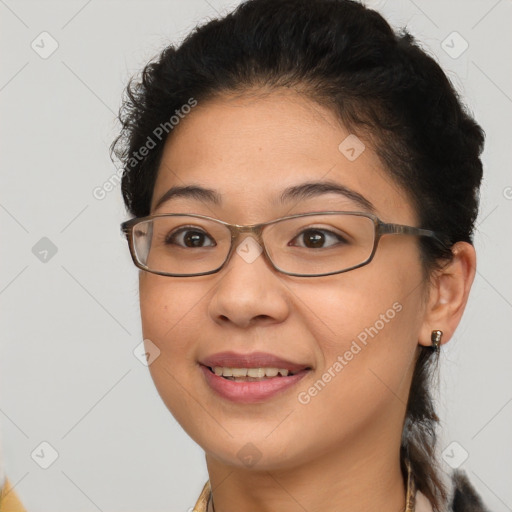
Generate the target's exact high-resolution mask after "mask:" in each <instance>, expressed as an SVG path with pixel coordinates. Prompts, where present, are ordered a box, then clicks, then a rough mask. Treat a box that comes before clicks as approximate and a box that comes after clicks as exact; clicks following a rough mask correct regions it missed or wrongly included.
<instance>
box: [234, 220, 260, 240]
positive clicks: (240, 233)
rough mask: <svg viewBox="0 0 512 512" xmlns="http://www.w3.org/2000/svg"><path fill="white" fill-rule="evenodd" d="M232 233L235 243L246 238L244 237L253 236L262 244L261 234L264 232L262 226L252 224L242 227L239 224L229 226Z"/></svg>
mask: <svg viewBox="0 0 512 512" xmlns="http://www.w3.org/2000/svg"><path fill="white" fill-rule="evenodd" d="M229 229H230V231H231V239H232V240H233V242H235V241H237V240H240V238H242V237H243V238H245V237H244V235H253V237H254V238H256V240H257V241H258V242H259V243H260V244H262V242H263V241H262V239H261V233H262V230H263V225H262V224H250V225H246V226H241V225H239V224H232V225H230V226H229Z"/></svg>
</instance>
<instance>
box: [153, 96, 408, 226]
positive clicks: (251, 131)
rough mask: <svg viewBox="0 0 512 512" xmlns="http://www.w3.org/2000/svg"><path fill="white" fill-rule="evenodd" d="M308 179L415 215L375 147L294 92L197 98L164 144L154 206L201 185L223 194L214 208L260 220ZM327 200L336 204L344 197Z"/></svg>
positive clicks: (381, 210)
mask: <svg viewBox="0 0 512 512" xmlns="http://www.w3.org/2000/svg"><path fill="white" fill-rule="evenodd" d="M311 181H315V182H318V181H322V182H323V181H329V182H331V183H337V184H339V185H341V186H343V187H346V188H347V189H350V190H352V191H355V192H356V193H357V194H360V195H362V196H364V197H365V198H367V199H368V201H369V202H371V203H372V204H374V205H375V210H376V213H377V214H381V215H383V216H384V217H385V216H386V215H388V214H389V216H391V215H393V214H398V215H400V216H405V217H407V218H408V219H409V220H410V219H411V218H412V216H413V215H412V209H411V206H410V204H409V201H408V199H407V197H406V194H405V193H404V191H403V190H402V189H401V188H400V187H398V185H397V184H396V183H395V182H394V181H393V180H392V178H391V177H390V176H389V174H388V173H387V172H386V171H385V170H384V166H383V164H382V163H381V161H380V159H379V158H378V156H377V155H376V153H375V152H374V150H373V149H372V148H371V147H370V146H369V145H368V144H367V143H366V142H364V141H363V140H362V139H361V138H359V137H357V136H356V135H355V134H351V133H350V131H349V130H347V128H346V127H345V126H344V125H343V124H342V123H340V121H339V120H338V119H337V118H336V117H335V115H334V114H333V113H332V112H330V111H329V110H327V109H326V108H325V107H322V106H320V105H318V104H317V103H315V102H313V101H311V100H309V99H308V98H306V97H305V96H304V95H302V94H299V93H296V92H294V91H291V90H283V91H278V92H273V93H270V94H265V95H249V96H246V95H244V96H238V97H236V96H224V97H219V98H216V99H214V100H210V101H207V102H205V103H204V104H202V103H201V102H199V103H198V105H197V106H196V107H195V108H194V109H193V110H192V111H191V113H190V114H188V115H187V116H185V117H184V119H182V120H181V121H180V123H179V125H178V126H177V127H175V129H174V130H173V132H172V133H171V134H170V136H169V137H168V139H167V141H166V144H165V147H164V151H163V155H162V160H161V164H160V167H159V170H158V174H157V180H156V183H155V188H154V193H153V200H152V205H151V206H152V210H153V209H154V207H155V205H156V203H157V202H158V200H159V198H161V196H162V195H163V194H165V192H166V191H167V190H168V189H169V188H171V187H173V186H174V187H175V186H185V185H190V184H194V185H197V184H199V185H201V186H204V187H206V188H209V189H215V190H217V191H218V192H219V195H220V199H221V203H220V205H218V206H216V207H215V208H216V209H217V211H222V210H224V211H227V210H229V211H232V212H235V211H236V212H237V215H240V214H244V215H247V216H257V217H258V219H257V220H255V219H254V218H252V221H255V222H259V221H260V220H261V219H262V217H261V216H262V215H263V216H265V217H268V218H273V217H274V216H275V215H273V213H274V212H273V211H272V212H271V211H270V209H272V208H276V207H277V206H278V204H279V202H278V198H279V197H280V196H281V195H282V192H283V190H284V189H286V188H289V187H293V186H295V185H297V184H300V183H304V182H311ZM303 199H304V198H303V197H302V198H301V203H300V204H299V205H297V206H298V207H299V206H300V205H302V204H304V201H303ZM183 200H184V198H180V199H179V200H178V203H179V202H180V201H181V203H182V204H183ZM186 201H188V202H187V204H190V201H189V199H187V200H186ZM322 201H327V202H328V204H329V205H331V206H334V204H335V203H334V201H338V202H339V201H340V198H339V197H337V198H336V199H335V197H334V196H332V197H331V195H324V196H323V199H322ZM329 201H331V202H329ZM306 202H307V201H306ZM178 203H175V204H178ZM317 203H318V200H317ZM326 204H327V203H326ZM341 204H346V202H345V203H341ZM352 209H357V208H352ZM210 213H212V212H211V211H210ZM275 213H277V212H275ZM269 215H270V217H269ZM395 217H396V215H395ZM246 220H247V219H246Z"/></svg>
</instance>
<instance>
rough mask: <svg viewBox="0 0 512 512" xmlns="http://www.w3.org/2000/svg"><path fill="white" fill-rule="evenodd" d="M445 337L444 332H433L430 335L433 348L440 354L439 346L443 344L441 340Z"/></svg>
mask: <svg viewBox="0 0 512 512" xmlns="http://www.w3.org/2000/svg"><path fill="white" fill-rule="evenodd" d="M442 337H443V331H432V334H431V335H430V340H431V341H432V345H431V346H432V348H433V349H434V350H435V351H436V352H438V351H439V345H440V344H441V338H442Z"/></svg>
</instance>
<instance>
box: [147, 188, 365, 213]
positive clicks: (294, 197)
mask: <svg viewBox="0 0 512 512" xmlns="http://www.w3.org/2000/svg"><path fill="white" fill-rule="evenodd" d="M333 193H334V194H339V195H341V196H344V197H345V198H347V199H349V200H351V201H353V202H354V203H356V204H357V205H358V206H359V207H361V208H363V209H364V210H366V211H369V212H371V213H375V206H374V205H373V204H372V203H371V202H370V201H369V200H368V199H366V198H365V197H364V196H363V195H361V194H359V193H358V192H356V191H355V190H352V189H350V188H348V187H345V186H344V185H340V184H339V183H335V182H333V181H317V182H315V181H311V182H306V183H301V184H300V185H294V186H293V187H289V188H287V189H285V190H283V192H282V193H281V194H280V196H279V197H278V200H277V204H285V203H289V202H291V201H301V200H304V199H310V198H313V197H318V196H321V195H324V194H333ZM176 197H186V198H190V199H195V200H198V201H203V202H207V203H211V204H215V205H220V204H221V203H222V196H221V194H219V192H217V191H216V190H213V189H211V188H205V187H202V186H200V185H185V186H173V187H171V188H170V189H169V190H168V191H167V192H166V193H165V194H164V195H163V196H162V197H161V198H160V199H159V200H158V201H157V202H156V204H155V208H154V209H155V210H156V209H157V208H158V207H159V206H161V205H162V204H163V203H166V202H168V201H170V200H171V199H173V198H176ZM274 204H276V201H274Z"/></svg>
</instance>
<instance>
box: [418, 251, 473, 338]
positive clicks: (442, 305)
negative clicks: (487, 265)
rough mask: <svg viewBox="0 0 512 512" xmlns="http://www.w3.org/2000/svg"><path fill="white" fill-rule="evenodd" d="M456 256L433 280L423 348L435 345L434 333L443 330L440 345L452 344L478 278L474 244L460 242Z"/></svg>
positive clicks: (428, 302) (423, 330)
mask: <svg viewBox="0 0 512 512" xmlns="http://www.w3.org/2000/svg"><path fill="white" fill-rule="evenodd" d="M452 253H453V258H452V260H451V261H450V262H448V263H447V264H445V265H444V266H443V267H442V268H441V269H439V270H436V271H434V273H433V275H432V277H431V283H430V289H429V298H428V301H427V305H426V309H425V317H424V322H423V326H422V328H421V331H420V337H419V340H418V342H419V344H420V345H424V346H432V344H433V332H434V331H442V338H441V339H440V341H439V343H440V344H444V343H446V342H447V341H449V340H450V339H451V338H452V336H453V333H454V332H455V329H456V328H457V326H458V324H459V322H460V320H461V318H462V314H463V313H464V309H465V307H466V304H467V301H468V296H469V292H470V290H471V285H472V284H473V280H474V278H475V272H476V254H475V248H474V247H473V245H471V244H470V243H467V242H457V243H456V244H454V246H453V247H452Z"/></svg>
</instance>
